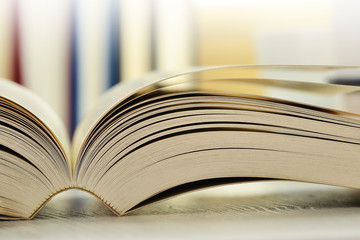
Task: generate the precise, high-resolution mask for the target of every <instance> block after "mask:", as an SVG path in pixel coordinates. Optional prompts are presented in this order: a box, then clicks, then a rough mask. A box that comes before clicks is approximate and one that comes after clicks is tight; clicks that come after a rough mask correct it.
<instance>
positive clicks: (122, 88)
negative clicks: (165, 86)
mask: <svg viewBox="0 0 360 240" xmlns="http://www.w3.org/2000/svg"><path fill="white" fill-rule="evenodd" d="M166 77H168V76H167V75H166V76H165V75H161V74H158V73H153V74H149V75H146V76H145V77H143V78H140V79H137V80H136V81H130V82H126V83H122V84H118V85H117V86H115V87H113V88H112V89H111V90H109V91H108V92H107V93H106V94H104V95H103V96H102V97H101V99H100V100H99V101H98V103H96V104H95V107H94V108H93V109H92V110H91V111H90V112H89V113H88V114H87V115H86V117H85V118H84V120H83V121H82V122H81V123H80V125H79V126H78V127H77V128H76V131H75V134H74V137H73V142H72V149H71V150H72V166H75V165H74V164H75V161H76V159H77V156H78V154H79V151H80V148H81V145H82V143H83V142H84V140H85V138H86V137H87V135H88V133H89V132H90V131H91V129H92V128H93V127H94V126H95V125H96V123H97V122H98V121H99V120H100V119H101V117H102V116H104V115H105V114H106V113H107V112H108V111H110V110H111V108H112V107H113V106H114V105H116V104H117V103H119V102H121V101H122V100H124V99H126V98H127V97H128V96H130V95H131V94H133V93H135V92H137V91H138V90H140V89H142V88H144V87H146V86H148V85H151V84H152V83H155V82H157V81H158V80H159V79H161V78H166Z"/></svg>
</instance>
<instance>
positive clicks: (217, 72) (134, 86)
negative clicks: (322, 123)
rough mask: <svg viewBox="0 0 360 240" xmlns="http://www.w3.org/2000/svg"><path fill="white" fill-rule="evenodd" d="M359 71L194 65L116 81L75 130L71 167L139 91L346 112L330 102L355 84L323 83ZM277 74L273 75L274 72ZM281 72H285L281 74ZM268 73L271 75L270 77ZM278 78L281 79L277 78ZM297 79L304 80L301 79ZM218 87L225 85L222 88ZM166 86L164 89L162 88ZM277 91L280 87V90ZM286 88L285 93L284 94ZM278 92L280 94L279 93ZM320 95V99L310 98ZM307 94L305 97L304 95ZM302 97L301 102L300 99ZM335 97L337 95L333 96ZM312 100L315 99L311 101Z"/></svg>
mask: <svg viewBox="0 0 360 240" xmlns="http://www.w3.org/2000/svg"><path fill="white" fill-rule="evenodd" d="M344 69H350V70H356V71H358V70H359V67H357V66H327V65H324V66H316V65H311V66H306V65H242V66H225V67H224V66H221V67H212V68H209V67H207V68H205V67H202V68H199V67H198V68H196V69H193V71H189V72H187V73H184V74H177V75H172V76H171V75H169V74H163V75H161V74H156V73H154V74H150V75H147V76H145V77H143V78H140V79H138V80H136V81H132V82H127V83H125V84H124V83H122V84H118V85H117V86H115V87H114V88H113V89H111V90H109V91H108V92H107V93H106V94H105V95H104V96H103V97H102V98H101V100H100V101H99V102H98V103H97V104H96V105H95V106H96V107H95V108H94V109H92V110H91V111H90V112H89V114H88V115H87V116H85V118H84V120H83V121H82V122H81V123H80V125H79V126H78V128H77V129H76V132H75V135H74V138H73V143H72V166H75V162H76V159H77V158H78V154H79V151H80V149H81V146H82V144H83V143H84V141H85V139H86V137H87V136H88V135H89V134H90V132H91V130H92V129H93V128H94V127H95V125H96V124H97V123H98V121H100V120H101V119H102V117H103V116H105V115H106V114H107V113H108V112H109V111H111V109H112V108H113V107H114V106H115V105H116V104H119V103H121V102H122V101H123V100H125V99H126V98H127V97H130V96H132V95H134V94H141V93H142V91H148V92H149V91H152V90H154V89H160V88H163V89H164V90H166V91H167V90H170V91H171V90H172V89H176V90H179V89H181V90H186V91H190V90H193V91H222V92H228V93H231V92H233V93H234V94H236V93H241V94H253V95H257V96H263V97H271V98H278V99H282V100H286V101H295V102H300V103H302V104H310V105H314V104H315V105H317V106H318V107H325V108H333V109H336V110H339V111H348V110H349V109H347V108H345V107H344V106H343V105H337V104H336V103H334V102H329V101H328V100H329V99H334V96H338V98H339V99H341V98H343V97H344V96H345V95H347V94H350V93H353V92H356V91H358V90H359V88H358V87H352V86H341V85H331V84H323V83H325V82H327V81H328V79H329V78H331V77H332V76H336V73H337V72H338V71H339V70H344ZM269 72H270V73H276V75H279V78H276V77H275V76H274V74H269ZM281 73H284V74H281ZM269 76H270V77H269ZM235 78H236V79H238V80H241V82H242V83H241V84H239V82H237V83H235V84H231V83H230V82H228V83H227V84H221V82H224V81H228V80H231V79H235ZM278 79H281V80H278ZM300 79H301V80H302V81H304V82H301V81H300ZM221 86H225V88H222V87H221ZM164 87H166V89H165V88H164ZM279 90H281V91H280V92H279ZM283 91H285V92H286V93H287V94H283ZM279 93H281V94H279ZM310 95H313V96H316V97H317V96H319V99H320V101H317V100H319V99H313V98H312V97H310ZM304 97H306V98H304ZM299 98H301V101H299ZM335 98H336V97H335ZM314 100H316V101H317V102H316V103H314Z"/></svg>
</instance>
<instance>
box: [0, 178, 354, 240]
mask: <svg viewBox="0 0 360 240" xmlns="http://www.w3.org/2000/svg"><path fill="white" fill-rule="evenodd" d="M359 225H360V190H355V189H349V188H340V187H330V186H323V185H316V184H304V183H295V182H264V183H242V184H235V185H229V186H221V187H216V188H211V189H206V190H201V191H197V192H193V193H187V194H184V195H182V196H178V197H175V198H172V199H169V200H165V201H162V202H158V203H155V204H152V205H150V206H146V207H143V208H141V209H138V210H136V211H133V212H131V213H129V214H127V215H125V216H122V217H118V216H116V215H115V214H114V213H113V212H111V211H110V210H109V209H108V208H107V207H106V206H105V205H104V204H103V203H102V202H101V201H99V200H98V199H96V198H95V197H92V196H90V195H89V194H88V193H84V192H80V191H78V190H70V191H67V192H64V193H61V194H59V195H58V196H56V197H54V198H53V199H52V200H51V201H50V202H49V203H48V204H47V205H46V206H45V207H44V208H43V209H42V210H41V211H40V212H39V213H38V215H36V217H35V218H34V219H33V220H21V221H0V239H23V238H24V237H26V238H27V239H41V238H46V239H65V238H66V239H69V238H70V239H92V238H94V239H98V238H100V237H104V236H106V237H107V239H109V238H120V239H145V238H146V239H239V238H246V239H355V238H357V237H360V228H359V227H358V226H359Z"/></svg>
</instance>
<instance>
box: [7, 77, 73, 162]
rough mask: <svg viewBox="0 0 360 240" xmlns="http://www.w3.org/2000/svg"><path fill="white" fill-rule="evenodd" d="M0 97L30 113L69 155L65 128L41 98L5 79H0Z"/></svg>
mask: <svg viewBox="0 0 360 240" xmlns="http://www.w3.org/2000/svg"><path fill="white" fill-rule="evenodd" d="M0 98H5V99H8V100H10V101H12V102H14V103H16V104H18V105H20V106H21V107H23V108H25V109H26V110H27V111H29V112H30V113H32V114H33V115H34V116H35V117H36V118H38V119H39V120H40V121H41V122H42V123H44V124H45V126H46V127H47V128H48V129H49V131H50V132H52V133H53V134H54V135H55V137H56V139H57V140H58V142H59V144H60V146H61V147H62V148H63V150H64V151H65V154H66V156H67V157H69V156H70V140H69V136H68V134H67V131H66V128H65V126H64V124H63V123H62V122H61V120H60V118H59V117H58V116H57V114H56V113H55V112H54V111H53V110H52V109H51V108H50V107H49V106H48V105H47V104H46V103H45V102H44V101H43V100H42V99H41V98H39V97H38V96H37V95H35V94H34V93H32V92H31V91H30V90H28V89H26V88H24V87H21V86H19V85H17V84H16V83H13V82H10V81H8V80H5V79H0Z"/></svg>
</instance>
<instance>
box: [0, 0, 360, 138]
mask: <svg viewBox="0 0 360 240" xmlns="http://www.w3.org/2000/svg"><path fill="white" fill-rule="evenodd" d="M359 12H360V1H356V0H338V1H335V0H292V1H285V0H267V1H266V0H51V1H49V0H0V78H6V79H10V80H12V81H15V82H18V83H20V84H22V85H25V86H26V87H28V88H30V89H32V90H33V91H34V92H35V93H37V94H38V95H40V96H41V97H42V98H43V99H45V100H46V101H47V102H48V103H49V104H50V105H51V106H52V108H53V109H54V110H55V111H56V112H57V113H58V114H59V116H61V118H62V120H63V121H64V122H65V123H66V125H67V127H68V129H69V132H72V131H73V129H74V128H75V126H76V124H77V123H78V122H79V120H80V119H81V118H82V116H83V115H84V113H85V112H86V111H87V110H88V109H89V108H91V106H92V104H93V103H94V102H95V101H96V99H97V98H98V97H99V96H100V95H101V93H102V92H104V91H105V90H106V89H108V88H110V87H111V86H113V85H114V84H117V83H119V82H125V81H131V80H132V79H135V78H137V77H140V76H142V75H143V74H145V73H146V72H149V71H154V70H160V71H167V72H169V71H170V72H178V71H183V70H186V69H188V68H190V67H191V66H208V65H209V66H210V65H229V64H231V65H233V64H316V65H318V64H321V65H322V64H336V65H360V54H359V53H360V26H359V24H360V14H359Z"/></svg>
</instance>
